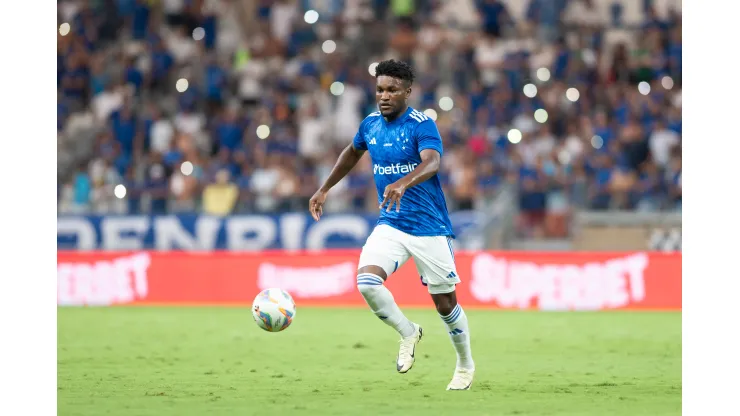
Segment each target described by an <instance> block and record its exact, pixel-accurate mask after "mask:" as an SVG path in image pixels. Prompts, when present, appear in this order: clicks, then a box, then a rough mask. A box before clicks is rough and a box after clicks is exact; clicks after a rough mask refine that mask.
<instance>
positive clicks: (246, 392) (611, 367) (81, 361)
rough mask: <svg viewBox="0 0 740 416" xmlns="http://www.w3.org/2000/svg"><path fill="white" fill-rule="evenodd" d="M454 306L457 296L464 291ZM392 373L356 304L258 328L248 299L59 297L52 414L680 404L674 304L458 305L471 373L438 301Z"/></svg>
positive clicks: (391, 358)
mask: <svg viewBox="0 0 740 416" xmlns="http://www.w3.org/2000/svg"><path fill="white" fill-rule="evenodd" d="M463 306H464V305H463ZM406 313H407V315H408V317H409V318H410V319H412V320H414V321H415V322H418V323H419V324H421V325H422V326H423V327H424V339H423V340H422V341H421V343H420V344H419V346H418V347H417V350H416V357H417V359H416V363H415V365H414V368H413V369H412V370H411V371H410V372H409V373H407V374H398V373H396V369H395V358H396V353H397V348H398V337H397V335H396V333H395V332H394V331H393V330H392V329H390V328H389V327H387V326H386V325H384V324H383V323H382V322H380V321H379V320H378V319H377V318H375V317H374V315H373V314H372V313H371V312H370V311H369V310H366V309H361V308H359V309H319V308H315V309H314V308H299V309H298V313H297V316H296V320H295V321H294V322H293V325H292V326H291V327H290V328H288V329H287V330H286V331H284V332H281V333H267V332H264V331H262V330H261V329H259V328H258V327H257V326H256V325H255V324H254V321H253V320H252V316H251V312H250V310H249V309H248V308H205V307H203V308H166V307H160V308H140V307H123V308H60V309H58V347H57V348H58V350H57V351H58V355H57V357H58V358H57V359H58V376H57V377H58V379H57V400H58V414H59V415H62V416H66V415H75V416H79V415H90V416H93V415H94V416H103V415H121V416H124V415H126V416H129V415H137V416H147V415H152V416H155V415H156V416H161V415H173V416H174V415H177V416H189V415H193V416H196V415H197V416H201V415H203V416H205V415H213V416H217V415H228V416H234V415H270V414H275V415H352V416H358V415H383V416H386V415H425V416H429V415H452V416H461V415H476V416H482V415H568V416H576V415H584V416H585V415H589V416H590V415H599V416H606V415H624V416H627V415H629V416H637V415H650V416H658V415H679V414H681V313H680V312H679V313H635V312H594V313H585V312H578V313H546V312H503V311H484V310H468V311H467V314H468V318H469V322H470V327H471V333H472V340H473V341H472V342H473V355H474V358H475V360H476V367H477V369H476V379H475V382H474V383H473V387H472V389H471V390H470V391H463V392H448V391H445V390H444V389H445V387H446V386H447V383H448V382H449V381H450V378H451V376H452V372H453V370H454V365H455V353H454V350H453V348H452V345H451V343H450V339H449V337H448V335H447V333H446V331H445V330H444V326H443V324H442V322H441V320H440V319H439V317H438V316H437V314H436V312H435V311H434V310H433V309H432V308H430V309H428V310H421V309H410V310H406Z"/></svg>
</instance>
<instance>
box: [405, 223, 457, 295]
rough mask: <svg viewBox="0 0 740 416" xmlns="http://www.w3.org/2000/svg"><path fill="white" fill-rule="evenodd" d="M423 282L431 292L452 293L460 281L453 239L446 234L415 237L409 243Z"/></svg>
mask: <svg viewBox="0 0 740 416" xmlns="http://www.w3.org/2000/svg"><path fill="white" fill-rule="evenodd" d="M408 249H409V252H410V253H411V256H412V257H413V258H414V263H415V264H416V270H417V271H418V272H419V276H421V281H422V283H423V284H424V285H425V286H427V289H428V290H429V293H431V294H443V293H450V292H453V291H454V290H455V285H457V284H458V283H460V277H459V276H458V274H457V267H456V265H455V253H454V251H453V250H452V240H451V239H450V238H449V237H445V236H435V237H414V238H413V239H411V243H410V244H409V245H408Z"/></svg>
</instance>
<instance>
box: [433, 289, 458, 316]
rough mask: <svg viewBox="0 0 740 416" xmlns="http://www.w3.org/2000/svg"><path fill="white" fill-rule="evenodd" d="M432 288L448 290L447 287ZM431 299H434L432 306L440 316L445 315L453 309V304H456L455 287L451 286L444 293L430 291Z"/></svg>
mask: <svg viewBox="0 0 740 416" xmlns="http://www.w3.org/2000/svg"><path fill="white" fill-rule="evenodd" d="M432 289H440V290H442V291H444V290H448V289H449V288H447V287H445V288H431V287H430V291H431V290H432ZM432 300H433V301H434V306H435V307H436V308H437V312H438V313H439V314H440V315H442V316H447V315H449V314H450V313H452V310H453V309H455V306H457V296H456V294H455V287H454V285H453V286H452V290H451V291H449V290H448V291H447V292H445V293H432Z"/></svg>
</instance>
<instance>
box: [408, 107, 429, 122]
mask: <svg viewBox="0 0 740 416" xmlns="http://www.w3.org/2000/svg"><path fill="white" fill-rule="evenodd" d="M409 116H410V117H411V118H413V119H414V120H416V121H418V122H419V123H421V122H422V121H427V120H429V116H427V115H426V114H424V113H422V112H421V111H419V110H416V109H413V110H411V112H410V113H409Z"/></svg>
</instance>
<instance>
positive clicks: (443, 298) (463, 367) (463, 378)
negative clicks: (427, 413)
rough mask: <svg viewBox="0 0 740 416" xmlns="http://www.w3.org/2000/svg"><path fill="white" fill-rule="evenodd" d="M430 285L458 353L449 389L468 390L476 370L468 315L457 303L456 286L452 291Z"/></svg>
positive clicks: (436, 304) (440, 314) (435, 302)
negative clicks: (471, 347) (436, 288)
mask: <svg viewBox="0 0 740 416" xmlns="http://www.w3.org/2000/svg"><path fill="white" fill-rule="evenodd" d="M438 289H439V290H435V288H432V287H430V292H432V299H433V300H434V305H435V306H436V308H437V312H438V313H439V316H440V317H441V318H442V321H443V322H444V323H445V326H446V327H447V331H448V334H449V335H450V340H451V341H452V345H453V346H454V347H455V352H456V353H457V363H456V365H455V376H454V377H453V380H452V382H451V383H450V385H449V386H448V390H466V389H468V388H470V383H472V381H473V373H474V372H475V364H474V362H473V355H472V352H471V349H470V330H469V328H468V317H467V316H466V315H465V311H464V310H463V308H462V307H461V306H460V305H459V304H458V303H457V295H456V294H455V291H454V286H453V288H452V291H451V292H447V293H434V292H444V291H445V290H448V289H449V288H448V289H445V288H438Z"/></svg>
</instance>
